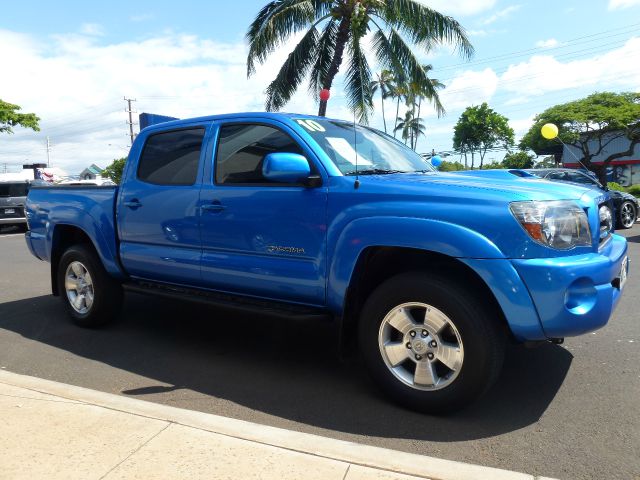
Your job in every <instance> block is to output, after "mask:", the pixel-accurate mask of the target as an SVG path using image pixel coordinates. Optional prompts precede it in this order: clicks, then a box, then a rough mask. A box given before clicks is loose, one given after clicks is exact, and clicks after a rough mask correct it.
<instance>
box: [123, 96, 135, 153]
mask: <svg viewBox="0 0 640 480" xmlns="http://www.w3.org/2000/svg"><path fill="white" fill-rule="evenodd" d="M124 101H125V102H127V107H128V108H127V109H126V110H125V112H127V113H129V121H128V122H127V123H128V124H129V136H130V137H131V145H133V140H134V139H135V138H136V136H135V134H134V133H133V125H134V124H133V116H132V114H133V109H132V108H131V102H135V101H136V99H135V98H127V97H124Z"/></svg>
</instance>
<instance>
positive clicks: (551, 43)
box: [536, 38, 560, 48]
mask: <svg viewBox="0 0 640 480" xmlns="http://www.w3.org/2000/svg"><path fill="white" fill-rule="evenodd" d="M559 43H560V42H558V40H556V39H555V38H550V39H549V40H538V41H537V42H536V47H538V48H553V47H556V46H557V45H558V44H559Z"/></svg>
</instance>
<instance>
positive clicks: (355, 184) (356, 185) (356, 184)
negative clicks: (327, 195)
mask: <svg viewBox="0 0 640 480" xmlns="http://www.w3.org/2000/svg"><path fill="white" fill-rule="evenodd" d="M353 150H354V151H355V152H356V181H355V182H353V188H354V189H356V190H357V189H358V188H360V179H359V177H358V134H357V132H356V111H355V110H354V111H353Z"/></svg>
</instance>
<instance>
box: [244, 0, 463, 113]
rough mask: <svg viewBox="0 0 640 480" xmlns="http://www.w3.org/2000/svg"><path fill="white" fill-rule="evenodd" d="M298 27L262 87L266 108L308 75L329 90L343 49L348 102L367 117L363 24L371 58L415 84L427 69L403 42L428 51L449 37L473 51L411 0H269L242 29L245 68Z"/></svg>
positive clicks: (454, 26) (453, 26)
mask: <svg viewBox="0 0 640 480" xmlns="http://www.w3.org/2000/svg"><path fill="white" fill-rule="evenodd" d="M305 30H306V32H305V34H304V35H303V37H302V39H301V40H300V41H299V42H298V44H297V45H296V47H295V48H294V49H293V51H292V52H291V53H290V54H289V56H288V57H287V59H286V60H285V62H284V64H283V65H282V67H281V68H280V71H279V72H278V74H277V76H276V78H275V79H274V80H273V81H272V82H271V84H269V86H268V87H267V90H266V94H267V100H266V104H265V107H266V109H267V110H279V109H280V108H282V107H283V106H284V105H285V104H286V103H287V102H288V101H289V99H290V98H291V96H292V95H293V93H294V92H295V91H296V90H297V88H298V87H299V86H300V84H301V83H302V81H303V80H304V79H305V78H306V77H307V76H309V90H310V92H311V93H312V94H313V95H314V97H315V96H316V95H317V94H318V92H319V91H320V89H331V86H332V85H333V81H334V79H335V77H336V75H337V74H338V71H339V70H340V67H341V65H342V62H343V57H344V54H345V50H346V53H347V54H348V60H347V70H346V72H345V88H346V93H347V103H348V105H349V107H350V108H351V110H352V111H353V112H354V113H355V114H357V115H358V117H359V119H360V121H361V122H363V123H366V122H367V119H368V116H369V112H370V110H371V109H372V98H371V97H372V92H371V70H370V68H369V63H368V61H367V58H366V55H365V52H364V49H363V48H362V39H363V37H364V36H365V35H366V34H367V33H368V32H370V31H371V32H373V33H372V36H371V39H372V47H373V51H374V54H375V57H376V60H377V62H378V63H379V64H380V65H382V66H383V67H384V68H386V69H389V70H391V71H392V72H393V73H394V75H396V76H397V77H405V78H408V79H410V80H411V81H414V82H418V83H420V84H422V83H425V82H426V81H427V76H426V72H425V71H424V68H423V67H422V65H421V64H420V62H419V61H418V59H417V58H416V56H415V55H414V52H413V49H412V48H411V46H410V44H415V45H417V46H418V47H421V48H422V49H423V50H424V51H429V50H431V49H432V48H433V47H435V46H437V45H439V44H443V43H449V44H453V45H454V46H455V47H456V48H458V49H459V51H460V53H461V55H462V56H463V57H465V58H469V57H471V55H472V54H473V46H472V45H471V43H470V42H469V40H468V38H467V35H466V33H465V31H464V28H462V26H461V25H460V24H459V23H458V22H457V21H456V20H455V19H453V18H452V17H449V16H445V15H442V14H441V13H439V12H437V11H435V10H433V9H431V8H429V7H427V6H425V5H423V4H422V3H420V2H419V1H418V0H272V1H270V2H269V3H267V5H265V6H264V7H263V8H262V9H261V10H260V12H259V13H258V15H257V16H256V18H255V19H254V21H253V22H252V23H251V25H250V26H249V30H248V31H247V35H246V36H247V40H248V42H249V55H248V57H247V75H248V76H251V75H252V74H253V73H254V72H255V67H256V63H260V64H261V63H264V62H265V61H266V59H267V57H268V56H269V55H270V54H271V53H273V51H274V50H275V49H276V48H278V47H279V46H281V45H282V43H283V42H285V41H286V40H287V39H288V38H289V37H291V35H293V34H295V33H298V32H301V31H305ZM406 39H408V41H409V43H407V40H406ZM325 110H326V102H321V103H320V111H319V114H324V113H325Z"/></svg>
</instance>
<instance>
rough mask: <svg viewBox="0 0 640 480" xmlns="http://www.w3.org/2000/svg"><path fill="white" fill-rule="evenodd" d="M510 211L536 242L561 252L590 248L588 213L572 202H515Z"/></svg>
mask: <svg viewBox="0 0 640 480" xmlns="http://www.w3.org/2000/svg"><path fill="white" fill-rule="evenodd" d="M509 208H510V209H511V213H512V214H513V216H514V217H515V218H516V220H518V223H520V225H522V228H524V230H525V231H526V232H527V234H529V236H530V237H531V238H532V239H533V240H535V241H536V242H537V243H539V244H541V245H544V246H546V247H551V248H555V249H558V250H568V249H570V248H573V247H575V246H579V245H586V246H589V245H591V230H590V229H589V219H588V218H587V214H586V213H585V212H584V210H582V209H581V208H580V207H579V206H578V205H577V204H576V203H575V202H572V201H569V200H551V201H529V202H513V203H511V204H510V206H509Z"/></svg>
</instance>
